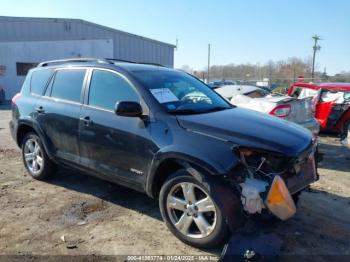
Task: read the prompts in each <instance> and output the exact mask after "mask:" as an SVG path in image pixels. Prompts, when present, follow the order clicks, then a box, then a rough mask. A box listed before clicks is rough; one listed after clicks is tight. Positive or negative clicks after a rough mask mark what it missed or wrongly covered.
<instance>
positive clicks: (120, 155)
mask: <svg viewBox="0 0 350 262" xmlns="http://www.w3.org/2000/svg"><path fill="white" fill-rule="evenodd" d="M86 94H88V96H86V98H85V103H86V105H84V108H83V110H82V111H81V114H80V140H79V143H80V155H81V164H82V165H83V166H86V167H89V168H90V169H91V170H92V171H94V172H96V173H99V174H100V175H106V176H108V177H111V178H112V179H118V180H119V182H120V180H121V182H123V181H124V182H132V183H133V184H138V185H141V184H142V183H143V182H144V177H145V176H144V175H145V174H146V173H147V171H148V168H149V164H150V163H151V159H152V157H153V154H152V151H155V150H153V147H154V145H153V143H152V140H151V138H150V131H151V129H150V127H151V125H150V123H149V120H143V119H140V118H137V117H124V116H118V115H116V114H115V113H114V107H115V104H116V103H117V102H120V101H134V102H140V103H141V104H143V103H142V102H141V98H140V96H139V95H138V92H137V91H136V89H135V88H134V87H133V86H132V84H131V83H130V82H129V81H128V80H127V79H126V78H125V77H124V76H122V75H120V74H119V73H116V72H114V71H111V70H104V69H94V70H93V71H92V72H91V80H90V84H89V87H88V88H87V91H86ZM146 110H147V108H144V111H146ZM135 182H136V183H135Z"/></svg>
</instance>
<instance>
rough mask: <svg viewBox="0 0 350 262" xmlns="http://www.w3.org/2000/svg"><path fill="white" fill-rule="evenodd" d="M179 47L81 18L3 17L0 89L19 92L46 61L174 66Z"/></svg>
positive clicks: (0, 26)
mask: <svg viewBox="0 0 350 262" xmlns="http://www.w3.org/2000/svg"><path fill="white" fill-rule="evenodd" d="M174 48H175V46H174V45H172V44H168V43H163V42H160V41H157V40H154V39H149V38H146V37H142V36H138V35H134V34H130V33H127V32H123V31H119V30H116V29H113V28H109V27H105V26H102V25H98V24H94V23H91V22H88V21H84V20H80V19H59V18H29V17H3V16H0V88H4V89H5V93H6V97H7V98H10V97H12V96H13V95H14V94H15V93H16V92H18V90H19V88H20V86H21V84H22V82H23V81H24V77H25V73H26V71H27V69H28V68H29V67H30V66H31V65H32V64H36V63H38V62H41V61H43V60H51V59H62V58H69V57H105V58H115V59H121V60H128V61H133V62H143V63H155V64H161V65H164V66H168V67H173V66H174Z"/></svg>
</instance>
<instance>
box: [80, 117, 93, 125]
mask: <svg viewBox="0 0 350 262" xmlns="http://www.w3.org/2000/svg"><path fill="white" fill-rule="evenodd" d="M80 121H82V122H83V123H84V125H85V126H89V125H91V124H92V120H91V119H90V117H89V116H85V117H81V118H80Z"/></svg>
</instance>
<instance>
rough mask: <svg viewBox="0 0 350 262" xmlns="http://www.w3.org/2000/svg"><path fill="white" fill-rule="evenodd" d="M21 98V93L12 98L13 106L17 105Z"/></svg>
mask: <svg viewBox="0 0 350 262" xmlns="http://www.w3.org/2000/svg"><path fill="white" fill-rule="evenodd" d="M20 97H21V93H17V94H15V95H14V97H12V100H11V101H12V104H16V101H17V100H18V99H19V98H20Z"/></svg>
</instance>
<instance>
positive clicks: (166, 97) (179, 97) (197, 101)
mask: <svg viewBox="0 0 350 262" xmlns="http://www.w3.org/2000/svg"><path fill="white" fill-rule="evenodd" d="M133 73H134V76H135V78H136V79H137V80H138V81H139V82H141V84H142V85H143V86H144V87H146V88H147V89H149V91H150V92H151V94H152V95H153V96H154V97H155V98H156V100H157V101H158V102H159V103H160V104H162V105H163V106H164V107H165V108H166V110H167V111H168V112H169V113H176V114H196V113H206V112H212V111H219V110H225V109H228V108H231V107H232V106H231V105H230V104H229V103H228V102H227V101H226V100H224V99H223V98H221V97H220V96H219V95H218V94H216V93H215V92H214V91H212V90H211V89H210V88H209V87H208V86H207V85H205V84H204V83H202V82H201V81H199V80H197V79H196V78H194V77H192V76H190V75H188V74H186V73H183V72H179V71H166V70H153V71H151V70H147V71H146V70H145V71H134V72H133Z"/></svg>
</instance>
